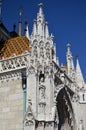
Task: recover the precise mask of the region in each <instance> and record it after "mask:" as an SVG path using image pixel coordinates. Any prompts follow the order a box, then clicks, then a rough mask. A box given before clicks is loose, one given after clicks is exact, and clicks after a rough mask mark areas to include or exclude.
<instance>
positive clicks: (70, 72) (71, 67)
mask: <svg viewBox="0 0 86 130" xmlns="http://www.w3.org/2000/svg"><path fill="white" fill-rule="evenodd" d="M66 56H67V68H68V76H69V77H72V75H73V73H74V63H73V57H72V53H71V51H70V44H69V43H68V44H67V55H66Z"/></svg>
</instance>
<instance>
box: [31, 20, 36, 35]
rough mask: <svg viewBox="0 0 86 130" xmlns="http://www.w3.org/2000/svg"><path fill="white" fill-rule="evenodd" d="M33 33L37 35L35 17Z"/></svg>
mask: <svg viewBox="0 0 86 130" xmlns="http://www.w3.org/2000/svg"><path fill="white" fill-rule="evenodd" d="M32 34H33V36H35V35H36V34H37V21H36V20H35V19H34V24H33V32H32Z"/></svg>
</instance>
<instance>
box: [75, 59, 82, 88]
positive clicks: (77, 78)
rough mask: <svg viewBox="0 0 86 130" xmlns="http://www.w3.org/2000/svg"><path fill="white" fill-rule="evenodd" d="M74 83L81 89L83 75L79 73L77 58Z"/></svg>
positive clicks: (77, 60)
mask: <svg viewBox="0 0 86 130" xmlns="http://www.w3.org/2000/svg"><path fill="white" fill-rule="evenodd" d="M76 82H77V84H78V85H79V86H80V87H83V85H84V78H83V75H82V71H81V68H80V64H79V59H78V57H77V58H76Z"/></svg>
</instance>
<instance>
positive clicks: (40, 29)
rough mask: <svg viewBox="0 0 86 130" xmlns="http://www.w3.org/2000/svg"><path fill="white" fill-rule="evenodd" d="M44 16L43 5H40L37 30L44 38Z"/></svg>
mask: <svg viewBox="0 0 86 130" xmlns="http://www.w3.org/2000/svg"><path fill="white" fill-rule="evenodd" d="M43 27H44V14H43V4H42V3H40V4H39V12H38V14H37V30H38V35H40V36H43V31H44V28H43Z"/></svg>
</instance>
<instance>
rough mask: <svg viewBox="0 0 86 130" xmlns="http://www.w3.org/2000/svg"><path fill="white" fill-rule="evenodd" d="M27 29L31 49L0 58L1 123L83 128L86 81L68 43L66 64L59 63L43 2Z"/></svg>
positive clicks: (29, 128) (26, 129)
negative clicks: (30, 29) (31, 29)
mask: <svg viewBox="0 0 86 130" xmlns="http://www.w3.org/2000/svg"><path fill="white" fill-rule="evenodd" d="M20 30H21V29H20ZM28 31H29V30H28V25H27V26H26V33H25V36H26V37H27V38H28V39H29V41H30V51H29V52H27V51H25V52H24V53H23V54H21V55H15V54H14V55H13V57H9V58H7V59H4V58H3V59H1V60H0V129H1V130H85V129H86V124H85V122H86V116H85V114H86V112H85V111H86V109H85V108H86V89H85V87H86V86H85V82H84V79H83V75H82V72H81V69H80V65H79V60H78V58H77V65H76V68H75V67H74V63H73V56H72V53H71V49H70V44H68V45H67V54H66V60H67V65H66V66H60V65H59V60H58V58H57V57H56V46H55V44H54V42H53V36H52V34H51V35H50V33H49V29H48V23H47V22H46V21H45V18H44V14H43V5H42V4H39V12H38V14H37V19H36V20H34V25H33V31H32V34H31V35H30V36H29V32H28ZM19 34H21V32H19Z"/></svg>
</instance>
